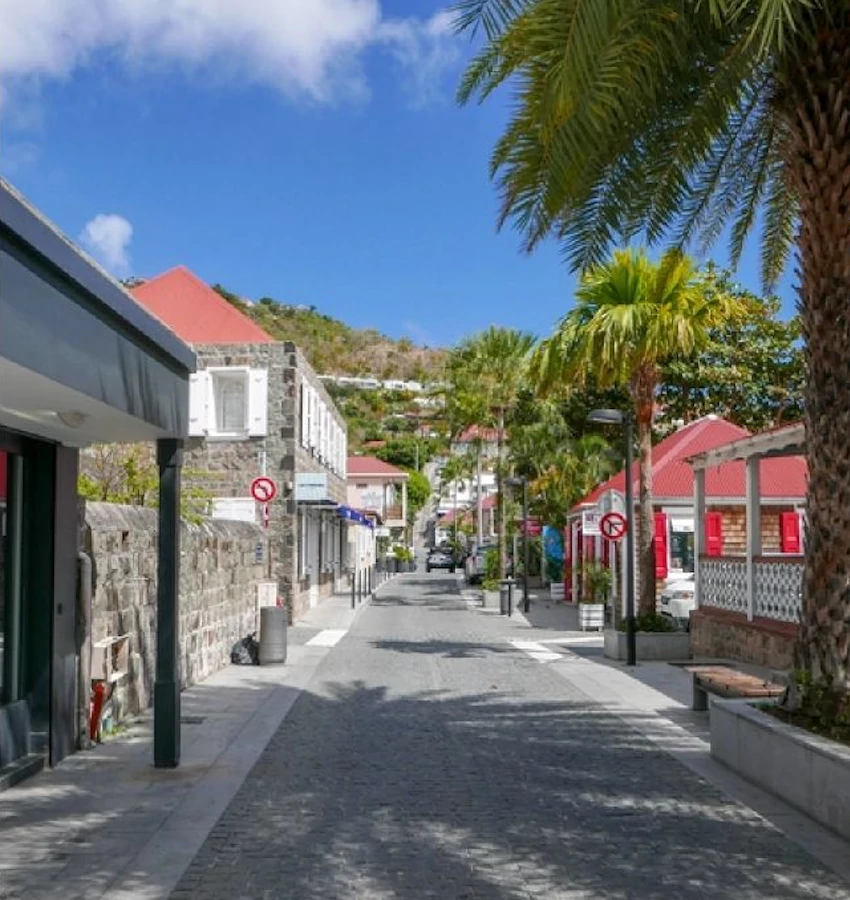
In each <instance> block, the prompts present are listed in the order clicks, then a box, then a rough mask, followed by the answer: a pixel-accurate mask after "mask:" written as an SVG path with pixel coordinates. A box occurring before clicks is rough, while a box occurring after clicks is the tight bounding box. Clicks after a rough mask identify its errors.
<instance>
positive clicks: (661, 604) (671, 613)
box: [658, 578, 696, 631]
mask: <svg viewBox="0 0 850 900" xmlns="http://www.w3.org/2000/svg"><path fill="white" fill-rule="evenodd" d="M695 606H696V585H695V584H694V580H693V578H683V579H681V580H678V581H673V582H670V583H668V584H667V586H666V587H665V588H664V590H663V591H662V592H661V596H660V597H659V600H658V612H659V613H660V614H661V615H662V616H664V617H665V618H668V619H671V620H672V622H673V624H674V625H675V626H676V627H677V628H679V629H681V630H682V631H690V629H691V613H692V612H693V611H694V608H695Z"/></svg>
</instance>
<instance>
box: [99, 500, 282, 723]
mask: <svg viewBox="0 0 850 900" xmlns="http://www.w3.org/2000/svg"><path fill="white" fill-rule="evenodd" d="M180 540H181V554H180V555H181V560H180V562H181V571H180V663H181V686H182V687H183V688H186V687H188V686H189V685H191V684H194V683H195V682H198V681H201V680H202V679H204V678H206V677H207V676H208V675H210V674H212V673H213V672H215V671H216V670H217V669H220V668H221V667H222V666H224V665H227V664H228V663H229V661H230V648H231V647H232V646H233V644H234V643H235V642H236V641H237V640H238V639H239V638H241V637H244V636H245V635H246V634H249V633H251V632H253V631H256V630H257V627H258V613H257V588H256V585H257V583H258V582H260V581H267V580H269V579H268V565H269V560H268V549H267V548H268V538H267V535H266V533H265V531H264V530H263V529H262V528H260V527H258V526H256V525H251V524H250V523H248V522H228V521H224V520H209V521H205V522H203V523H202V524H198V525H195V524H188V523H185V522H184V523H183V527H182V531H181V536H180ZM82 545H83V548H84V549H85V550H86V552H87V553H89V555H90V556H91V557H92V560H93V564H94V566H93V568H94V572H93V580H94V591H93V598H92V640H93V641H98V640H101V639H102V638H106V637H117V636H119V635H124V634H128V635H129V636H130V677H129V679H128V682H129V683H128V684H126V686H125V690H124V691H122V693H123V695H124V696H122V698H121V700H122V701H123V704H124V705H125V707H126V709H127V711H129V712H131V713H135V712H139V711H140V710H142V709H144V708H145V707H147V706H149V705H150V703H151V700H152V692H153V681H154V672H155V665H156V590H157V512H156V510H154V509H147V508H144V507H135V506H118V505H115V504H109V503H87V504H86V508H85V526H84V528H83V535H82Z"/></svg>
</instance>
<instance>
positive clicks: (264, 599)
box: [257, 581, 277, 607]
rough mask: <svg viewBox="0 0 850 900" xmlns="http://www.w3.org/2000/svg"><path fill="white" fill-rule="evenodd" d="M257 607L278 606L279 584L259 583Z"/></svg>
mask: <svg viewBox="0 0 850 900" xmlns="http://www.w3.org/2000/svg"><path fill="white" fill-rule="evenodd" d="M257 606H258V607H261V606H277V582H276V581H259V582H257Z"/></svg>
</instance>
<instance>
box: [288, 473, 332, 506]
mask: <svg viewBox="0 0 850 900" xmlns="http://www.w3.org/2000/svg"><path fill="white" fill-rule="evenodd" d="M329 499H330V498H329V497H328V475H327V472H296V473H295V502H296V503H323V502H324V501H326V500H329Z"/></svg>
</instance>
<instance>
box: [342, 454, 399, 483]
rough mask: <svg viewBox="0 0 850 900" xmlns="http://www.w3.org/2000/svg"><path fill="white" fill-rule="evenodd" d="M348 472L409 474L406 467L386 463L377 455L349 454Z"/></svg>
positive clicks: (386, 474) (382, 474) (350, 473)
mask: <svg viewBox="0 0 850 900" xmlns="http://www.w3.org/2000/svg"><path fill="white" fill-rule="evenodd" d="M348 474H349V476H351V475H381V476H384V477H387V476H393V477H396V478H398V477H399V476H401V477H403V478H407V477H408V474H407V472H405V471H404V469H398V468H396V467H395V466H391V465H390V464H389V463H385V462H384V461H383V460H382V459H378V458H377V457H376V456H349V457H348Z"/></svg>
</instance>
